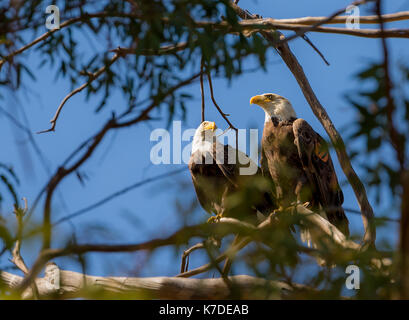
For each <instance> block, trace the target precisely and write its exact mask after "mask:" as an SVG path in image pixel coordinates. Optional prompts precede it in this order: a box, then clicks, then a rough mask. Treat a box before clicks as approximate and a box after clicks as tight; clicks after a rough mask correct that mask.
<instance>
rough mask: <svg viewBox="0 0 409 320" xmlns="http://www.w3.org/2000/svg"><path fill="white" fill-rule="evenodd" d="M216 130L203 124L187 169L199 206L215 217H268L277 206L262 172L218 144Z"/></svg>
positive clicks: (243, 155)
mask: <svg viewBox="0 0 409 320" xmlns="http://www.w3.org/2000/svg"><path fill="white" fill-rule="evenodd" d="M216 128H217V127H216V124H215V123H214V122H210V121H203V122H202V123H201V124H200V125H199V127H198V128H197V129H196V132H195V135H194V137H193V142H192V155H191V157H190V161H189V170H190V173H191V175H192V181H193V185H194V187H195V191H196V195H197V198H198V200H199V203H200V205H201V206H202V207H203V209H205V210H206V211H207V212H208V213H210V214H211V213H215V214H216V215H217V216H218V217H221V216H225V217H229V216H230V217H234V218H238V219H244V220H248V219H252V220H253V219H254V218H257V216H259V214H260V213H261V214H262V215H268V214H269V213H271V212H272V211H273V210H274V209H276V205H275V202H274V200H273V195H272V193H271V192H270V190H271V186H270V185H268V186H267V185H266V183H265V182H266V181H265V180H266V179H265V178H263V176H262V174H261V169H260V168H259V167H258V165H257V164H255V163H254V162H253V161H252V160H251V159H250V158H249V157H248V156H247V155H246V154H245V153H243V152H241V151H239V150H236V149H235V148H233V147H231V146H230V145H224V144H222V143H220V142H219V141H218V140H217V137H216V135H215V130H216ZM259 218H260V216H259Z"/></svg>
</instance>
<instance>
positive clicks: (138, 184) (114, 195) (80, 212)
mask: <svg viewBox="0 0 409 320" xmlns="http://www.w3.org/2000/svg"><path fill="white" fill-rule="evenodd" d="M185 170H186V169H185V168H182V169H178V170H174V171H170V172H167V173H164V174H159V175H156V176H153V177H151V178H148V179H145V180H142V181H139V182H136V183H134V184H131V185H130V186H127V187H125V188H122V189H121V190H118V191H116V192H114V193H112V194H110V195H109V196H107V197H105V198H103V199H101V200H99V201H97V202H95V203H93V204H91V205H89V206H87V207H85V208H82V209H80V210H77V211H75V212H73V213H71V214H69V215H67V216H65V217H62V218H61V219H59V220H57V221H56V222H54V223H53V224H52V225H53V227H55V226H56V225H58V224H60V223H62V222H64V221H67V220H71V219H73V218H76V217H78V216H80V215H83V214H84V213H86V212H88V211H91V210H94V209H96V208H98V207H100V206H102V205H103V204H105V203H107V202H109V201H111V200H112V199H114V198H117V197H118V196H122V195H124V194H125V193H127V192H129V191H131V190H133V189H135V188H139V187H141V186H144V185H146V184H148V183H151V182H154V181H158V180H160V179H164V178H168V177H170V176H173V175H175V174H178V173H181V172H183V171H185Z"/></svg>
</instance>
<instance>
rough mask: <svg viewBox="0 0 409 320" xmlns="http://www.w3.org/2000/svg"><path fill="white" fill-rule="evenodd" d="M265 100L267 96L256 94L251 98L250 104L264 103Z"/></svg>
mask: <svg viewBox="0 0 409 320" xmlns="http://www.w3.org/2000/svg"><path fill="white" fill-rule="evenodd" d="M264 102H265V97H264V96H261V95H259V96H254V97H252V98H251V99H250V104H258V105H260V104H263V103H264Z"/></svg>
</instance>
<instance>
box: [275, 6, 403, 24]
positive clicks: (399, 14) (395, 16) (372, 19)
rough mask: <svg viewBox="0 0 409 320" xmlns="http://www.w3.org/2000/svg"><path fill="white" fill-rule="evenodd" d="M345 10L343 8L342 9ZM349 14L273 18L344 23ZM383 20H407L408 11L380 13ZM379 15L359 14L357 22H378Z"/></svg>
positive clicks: (306, 22)
mask: <svg viewBox="0 0 409 320" xmlns="http://www.w3.org/2000/svg"><path fill="white" fill-rule="evenodd" d="M344 12H345V9H344ZM340 14H341V13H340ZM348 18H350V16H338V15H337V16H335V17H332V18H331V19H329V20H328V17H302V18H294V19H274V21H275V22H277V23H285V24H303V25H314V24H316V23H320V22H322V21H324V23H323V24H344V23H346V22H347V21H348ZM382 20H383V22H385V23H386V22H394V21H403V20H409V11H400V12H396V13H389V14H384V15H382ZM379 21H380V20H379V16H378V15H373V16H360V17H359V23H362V24H376V23H379Z"/></svg>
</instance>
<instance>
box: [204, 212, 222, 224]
mask: <svg viewBox="0 0 409 320" xmlns="http://www.w3.org/2000/svg"><path fill="white" fill-rule="evenodd" d="M222 217H223V214H222V213H218V214H217V215H215V216H211V217H210V218H209V219H207V223H217V222H219V221H220V219H221V218H222Z"/></svg>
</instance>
